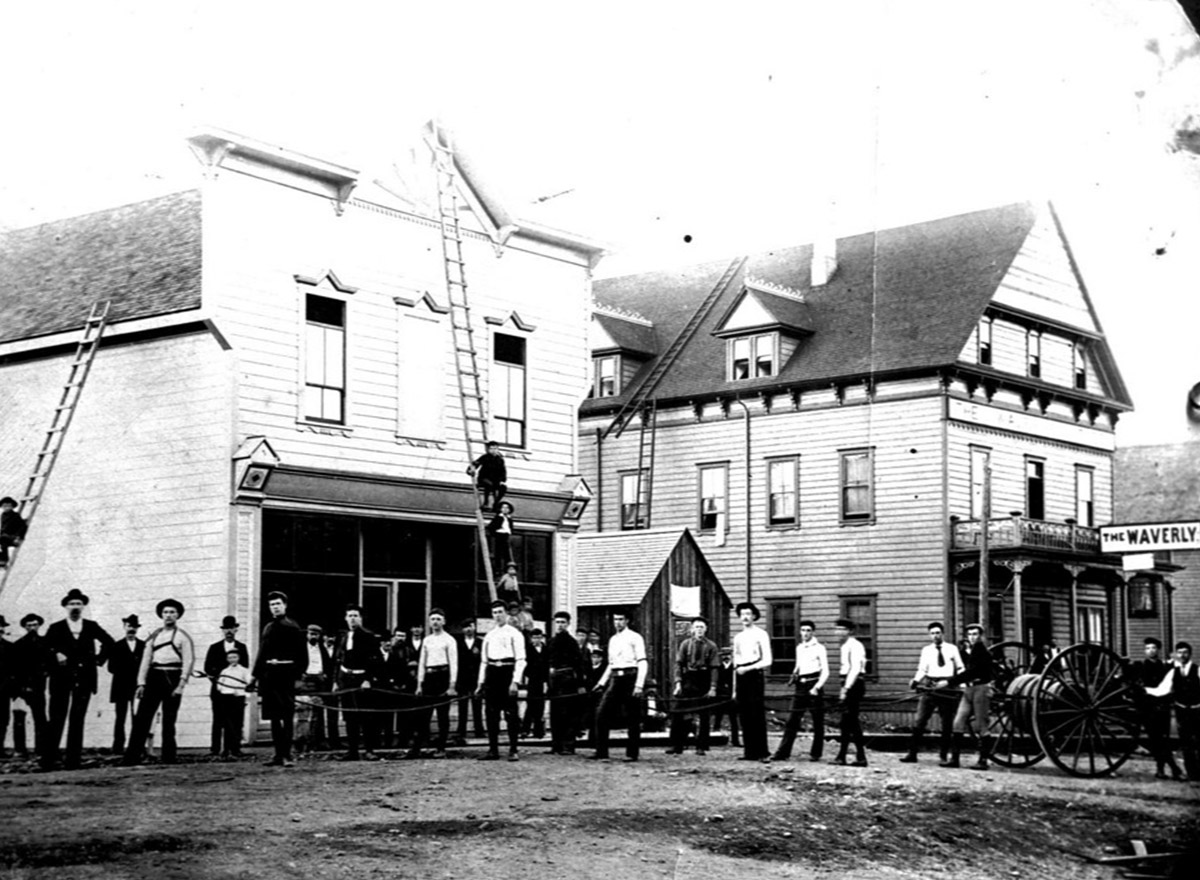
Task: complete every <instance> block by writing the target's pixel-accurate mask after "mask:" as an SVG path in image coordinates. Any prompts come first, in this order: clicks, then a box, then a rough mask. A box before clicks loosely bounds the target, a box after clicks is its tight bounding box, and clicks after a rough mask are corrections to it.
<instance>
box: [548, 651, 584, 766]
mask: <svg viewBox="0 0 1200 880" xmlns="http://www.w3.org/2000/svg"><path fill="white" fill-rule="evenodd" d="M580 684H581V682H580V681H579V679H578V677H577V676H576V675H575V673H574V672H573V671H571V670H567V671H565V672H554V671H551V673H550V682H549V697H550V744H551V748H553V749H554V750H555V751H558V752H573V751H575V732H576V725H578V724H579V711H580V699H581V697H580V694H579V686H580Z"/></svg>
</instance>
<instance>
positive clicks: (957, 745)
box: [940, 733, 963, 767]
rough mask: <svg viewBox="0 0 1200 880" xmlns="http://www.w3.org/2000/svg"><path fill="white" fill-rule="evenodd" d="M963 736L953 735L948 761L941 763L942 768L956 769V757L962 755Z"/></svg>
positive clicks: (957, 764)
mask: <svg viewBox="0 0 1200 880" xmlns="http://www.w3.org/2000/svg"><path fill="white" fill-rule="evenodd" d="M962 742H963V735H962V734H961V733H956V734H954V742H953V743H952V744H951V746H950V757H949V759H948V760H945V761H942V763H941V765H940V766H942V767H958V766H960V765H959V763H958V756H959V755H960V754H961V753H962Z"/></svg>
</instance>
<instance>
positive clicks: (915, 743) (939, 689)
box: [900, 620, 963, 764]
mask: <svg viewBox="0 0 1200 880" xmlns="http://www.w3.org/2000/svg"><path fill="white" fill-rule="evenodd" d="M926 629H927V630H929V644H928V645H926V646H925V647H924V648H922V649H921V658H920V660H918V661H917V674H916V675H914V676H913V679H912V682H911V683H910V687H912V688H913V689H914V690H916V691H919V692H920V694H921V696H920V698H919V699H918V700H917V720H916V722H915V723H914V724H913V733H912V741H911V742H910V743H909V745H908V754H907V755H905V756H904V757H903V758H901V759H900V760H901V762H902V763H905V764H915V763H916V761H917V752H918V751H919V750H920V748H921V738H922V737H923V736H924V735H925V728H926V727H927V726H928V725H929V719H930V718H931V717H933V713H934V712H935V711H936V712H937V714H938V718H940V719H941V722H942V738H941V740H939V746H940V750H941V755H942V757H941V759H942V760H943V761H945V760H946V758H947V757H948V756H949V754H950V748H951V745H952V743H953V741H954V711H955V709H957V708H958V701H959V697H960V696H961V694H960V692H959V691H957V690H956V689H954V688H952V687H950V679H952V678H953V677H954V676H956V675H958V674H959V673H960V672H962V671H963V662H962V656H961V655H960V654H959V653H958V648H957V647H955V646H954V645H948V644H946V642H945V627H944V626H942V622H941V621H940V620H935V621H934V622H933V623H931V624H929V626H927V627H926Z"/></svg>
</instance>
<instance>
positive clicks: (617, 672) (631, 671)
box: [612, 666, 637, 678]
mask: <svg viewBox="0 0 1200 880" xmlns="http://www.w3.org/2000/svg"><path fill="white" fill-rule="evenodd" d="M612 674H613V677H614V678H624V677H625V676H626V675H637V667H636V666H629V667H626V668H625V669H614V670H613V671H612Z"/></svg>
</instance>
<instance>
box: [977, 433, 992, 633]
mask: <svg viewBox="0 0 1200 880" xmlns="http://www.w3.org/2000/svg"><path fill="white" fill-rule="evenodd" d="M981 518H982V522H981V523H980V528H979V621H978V622H979V625H980V626H981V627H983V637H984V638H985V639H986V638H987V634H988V588H989V586H990V585H989V583H988V525H989V523H990V520H991V518H992V459H991V456H988V457H987V460H986V461H985V462H984V464H983V511H982V514H981Z"/></svg>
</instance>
